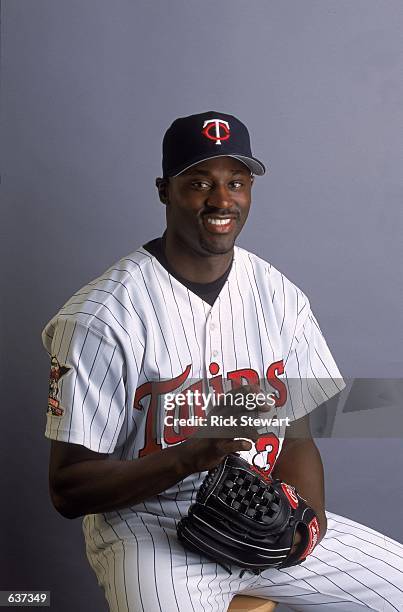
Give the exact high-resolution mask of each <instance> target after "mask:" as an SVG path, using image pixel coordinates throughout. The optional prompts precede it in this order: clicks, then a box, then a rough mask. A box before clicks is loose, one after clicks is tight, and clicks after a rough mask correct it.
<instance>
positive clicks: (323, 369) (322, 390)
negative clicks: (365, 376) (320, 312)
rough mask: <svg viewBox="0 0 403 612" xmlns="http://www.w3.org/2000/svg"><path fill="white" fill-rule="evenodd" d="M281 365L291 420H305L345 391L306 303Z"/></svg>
mask: <svg viewBox="0 0 403 612" xmlns="http://www.w3.org/2000/svg"><path fill="white" fill-rule="evenodd" d="M301 314H302V313H301ZM284 365H285V379H286V384H287V416H288V417H289V418H290V420H296V419H299V418H301V417H303V416H305V415H306V414H308V413H309V412H311V411H312V410H314V409H315V408H316V407H317V406H320V405H321V404H323V403H324V402H326V401H327V400H329V399H330V398H332V397H334V396H335V395H336V394H337V393H339V392H340V391H342V389H343V388H344V387H345V383H344V381H343V378H342V376H341V374H340V371H339V369H338V367H337V365H336V362H335V360H334V359H333V356H332V354H331V352H330V350H329V347H328V345H327V343H326V340H325V338H324V336H323V334H322V331H321V329H320V327H319V324H318V322H317V320H316V318H315V316H314V314H313V312H312V310H311V308H310V306H309V302H308V300H307V301H306V304H305V308H304V309H303V316H302V317H301V318H300V320H298V321H297V326H296V331H295V335H294V338H293V341H292V344H291V348H290V350H289V353H288V357H287V359H286V361H285V364H284Z"/></svg>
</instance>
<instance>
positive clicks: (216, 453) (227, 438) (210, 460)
mask: <svg viewBox="0 0 403 612" xmlns="http://www.w3.org/2000/svg"><path fill="white" fill-rule="evenodd" d="M258 393H262V389H261V388H260V387H259V386H258V385H243V386H241V387H237V388H235V389H233V390H232V391H229V392H228V393H227V394H226V395H227V396H230V395H232V396H235V395H238V400H239V401H238V403H237V404H234V403H231V401H228V400H229V399H230V398H229V397H228V398H227V401H226V402H225V401H221V402H219V403H217V404H216V405H215V406H214V407H213V408H212V409H211V410H209V411H207V414H206V418H207V422H208V424H207V425H205V426H200V427H198V428H197V429H196V430H195V431H194V432H193V433H192V435H191V436H190V438H189V439H188V440H186V441H185V442H183V443H182V444H180V445H179V446H178V456H179V460H180V461H181V462H182V464H183V469H184V471H185V472H188V473H194V472H202V471H205V470H209V469H211V468H213V467H215V466H216V465H218V464H219V463H220V462H221V461H222V460H223V459H224V457H226V456H227V455H229V454H230V453H236V452H238V451H247V450H250V449H251V448H252V443H251V441H254V442H255V441H256V440H257V439H258V438H259V433H258V431H257V429H256V428H255V427H252V426H242V425H240V424H239V418H240V417H241V416H242V415H247V416H250V417H253V418H256V417H258V416H260V413H261V412H265V413H267V412H268V411H270V409H271V406H270V405H269V404H265V405H259V406H257V405H256V404H255V405H254V407H252V408H250V409H246V407H245V406H246V405H247V404H248V405H249V406H250V404H251V401H250V399H251V397H252V396H253V395H256V394H258ZM240 396H243V398H244V401H242V397H240ZM247 399H249V401H248V402H247V401H246V400H247ZM211 417H219V419H226V418H229V417H233V418H234V419H235V421H236V423H237V424H232V425H231V424H227V425H220V424H218V425H217V424H214V423H212V419H211ZM219 422H221V421H220V420H219Z"/></svg>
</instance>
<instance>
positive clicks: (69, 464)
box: [42, 112, 403, 612]
mask: <svg viewBox="0 0 403 612" xmlns="http://www.w3.org/2000/svg"><path fill="white" fill-rule="evenodd" d="M264 172H265V167H264V165H263V164H262V163H261V162H260V161H259V160H257V159H256V158H255V157H253V155H252V152H251V147H250V141H249V134H248V130H247V128H246V127H245V125H244V124H243V123H241V122H240V121H239V120H238V119H237V118H236V117H233V116H231V115H227V114H223V113H220V112H206V113H201V114H197V115H192V116H189V117H183V118H179V119H177V120H176V121H174V122H173V124H172V125H171V126H170V128H169V129H168V130H167V132H166V134H165V136H164V142H163V176H162V178H158V179H157V180H156V186H157V188H158V193H159V198H160V200H161V202H162V203H163V204H164V206H165V210H166V231H165V233H164V235H163V236H162V237H161V238H157V239H155V240H152V241H151V242H149V243H147V244H145V245H144V246H142V247H140V248H138V249H136V250H135V251H133V252H132V253H131V254H129V255H128V256H127V257H124V258H122V259H121V260H120V261H118V262H117V263H115V264H114V265H112V266H111V267H110V268H109V269H108V270H107V271H106V272H105V273H104V274H102V275H101V276H99V277H98V278H96V279H95V280H93V281H92V282H89V283H88V284H87V285H86V286H84V287H82V288H81V289H80V290H79V291H77V292H76V293H75V294H74V295H73V296H72V297H71V298H70V299H69V300H68V301H67V302H66V304H65V305H64V306H63V307H62V308H61V309H60V310H59V312H58V313H57V314H56V315H55V316H54V317H53V318H52V319H51V320H50V321H49V323H48V324H47V325H46V327H45V329H44V331H43V336H42V337H43V344H44V346H45V348H46V350H47V352H48V353H49V355H50V356H51V383H50V393H49V404H48V406H49V407H48V412H47V423H46V433H45V435H46V436H47V437H48V438H50V439H51V440H52V445H51V457H50V491H51V497H52V501H53V504H54V506H55V508H56V509H57V510H58V511H59V512H60V513H61V514H62V515H63V516H65V517H67V518H76V517H80V516H82V517H84V518H83V531H84V537H85V542H86V551H87V557H88V561H89V563H90V565H91V567H92V568H93V570H94V572H95V574H96V577H97V580H98V583H99V585H100V586H102V588H103V589H104V592H105V596H106V599H107V601H108V604H109V607H110V610H111V611H113V612H117V611H119V612H126V611H130V612H138V611H144V612H149V611H155V610H156V611H161V612H168V611H169V612H171V611H174V610H178V611H180V612H184V611H186V612H188V611H189V610H193V612H207V611H209V610H210V611H213V612H221V611H222V612H223V611H225V610H227V608H228V606H229V604H230V602H231V600H232V598H233V597H234V596H235V595H237V594H242V595H249V596H254V597H258V598H263V599H270V600H273V601H275V602H283V603H285V604H287V605H288V606H289V607H290V608H292V609H294V610H321V609H322V608H323V609H326V610H329V611H333V610H334V611H336V610H337V611H340V610H343V611H346V612H354V611H356V610H357V611H358V610H363V609H371V610H378V611H382V612H385V611H390V610H395V611H400V610H402V609H403V546H402V545H401V544H399V543H398V542H396V541H394V540H392V539H390V538H388V537H386V536H384V535H382V534H380V533H377V532H376V531H374V530H372V529H370V528H368V527H366V526H363V525H361V524H358V523H356V522H354V521H352V520H350V519H347V518H343V517H340V516H337V515H335V514H332V513H330V512H326V511H325V505H324V484H323V468H322V463H321V459H320V455H319V452H318V450H317V448H316V446H315V444H314V442H313V440H312V438H311V436H310V431H309V425H308V416H307V415H308V414H309V413H310V412H311V411H312V410H313V409H314V408H316V407H317V406H319V405H320V404H322V403H323V402H325V401H326V400H328V399H329V398H330V397H332V396H334V395H335V394H336V393H338V392H339V391H340V390H341V389H342V388H343V386H344V383H343V381H342V378H341V375H340V372H339V370H338V368H337V366H336V364H335V362H334V360H333V358H332V355H331V353H330V351H329V348H328V346H327V344H326V342H325V339H324V337H323V335H322V333H321V331H320V328H319V325H318V323H317V321H316V319H315V316H314V314H313V313H312V310H311V307H310V303H309V300H308V298H307V297H306V295H305V294H304V293H303V292H302V291H301V290H300V289H299V288H298V287H296V286H295V285H294V284H293V283H292V282H290V281H289V280H288V279H287V278H286V277H285V276H284V275H283V274H281V273H280V272H279V271H278V270H276V269H275V268H274V267H273V266H272V265H271V264H269V263H267V262H266V261H264V260H262V259H261V258H259V257H258V256H257V255H255V254H253V253H251V252H248V251H246V250H244V249H242V248H240V247H238V246H236V245H235V241H236V238H237V236H238V235H239V233H240V231H241V230H242V227H243V225H244V223H245V221H246V219H247V217H248V213H249V209H250V205H251V191H252V186H253V182H254V180H255V176H256V175H263V174H264ZM245 388H247V389H248V390H250V389H254V390H257V389H263V390H265V391H271V392H272V397H273V398H274V400H273V402H274V403H272V406H271V408H270V410H271V413H273V412H275V415H274V416H275V417H276V418H274V419H273V425H271V426H270V427H266V429H265V430H264V432H262V431H257V433H256V435H255V436H253V435H251V436H250V438H251V439H249V440H247V439H245V437H242V436H239V435H237V432H236V430H235V429H234V430H231V429H230V431H231V433H230V434H228V435H226V436H223V437H208V436H207V437H200V436H197V435H194V431H195V428H194V427H193V425H192V423H193V424H194V423H195V422H198V423H199V425H200V424H201V423H202V419H203V414H205V412H206V405H207V404H206V403H205V405H203V403H201V402H194V401H191V399H190V398H191V397H194V395H195V393H196V392H198V393H199V397H202V398H204V399H206V398H208V399H209V401H211V398H214V397H215V395H219V394H220V393H225V392H226V391H227V390H232V391H233V392H234V391H235V390H237V389H238V390H242V389H243V390H244V392H245ZM189 390H190V391H191V393H192V394H193V396H189V395H187V399H185V401H182V402H181V403H179V402H178V403H176V401H174V400H175V398H176V397H177V395H178V394H179V393H182V394H183V396H184V397H185V398H186V392H188V391H189ZM203 394H204V395H203ZM167 398H169V399H170V401H171V403H169V402H168V401H167ZM228 414H230V412H228ZM281 415H287V416H288V420H287V419H280V418H278V417H280V416H281ZM197 419H199V421H197ZM199 429H202V427H199ZM192 432H193V433H192ZM231 452H240V453H241V455H242V456H243V458H246V459H247V460H248V462H249V463H250V464H252V465H255V466H257V467H258V468H259V469H260V470H263V471H265V472H266V473H267V474H268V475H269V474H271V475H273V476H275V477H277V478H281V479H282V480H284V481H285V482H286V483H289V484H290V485H293V486H295V487H296V489H297V490H298V492H299V493H300V494H301V495H302V496H303V497H304V498H305V499H306V500H307V502H308V503H309V505H310V506H311V507H312V508H313V510H314V511H315V513H316V516H317V518H318V532H317V533H316V534H315V535H316V540H315V544H316V546H315V547H314V548H313V550H312V552H311V553H310V554H309V555H308V557H307V559H306V561H305V562H304V563H303V564H301V565H296V566H293V567H289V568H286V569H277V568H270V569H267V570H265V571H262V572H261V573H259V574H254V573H252V572H249V571H245V570H242V569H241V568H240V567H238V566H236V565H232V566H231V567H230V568H229V569H228V568H224V567H222V566H221V565H220V564H219V563H216V562H215V561H214V559H212V558H209V557H204V556H203V555H199V554H197V553H195V552H192V551H191V550H189V549H186V548H185V547H184V546H183V544H182V543H181V542H180V541H179V540H178V537H177V531H176V527H177V524H178V522H179V521H180V519H181V518H182V517H183V516H185V515H186V514H187V512H188V509H189V506H190V505H191V504H192V502H193V501H194V500H195V496H196V493H197V491H198V488H199V486H200V484H201V482H202V481H203V478H204V476H205V474H206V471H207V470H208V469H210V468H211V467H213V466H216V465H217V464H218V463H219V462H220V461H222V460H223V459H224V458H225V457H226V456H227V455H228V454H229V453H231ZM297 543H298V536H296V540H295V545H297Z"/></svg>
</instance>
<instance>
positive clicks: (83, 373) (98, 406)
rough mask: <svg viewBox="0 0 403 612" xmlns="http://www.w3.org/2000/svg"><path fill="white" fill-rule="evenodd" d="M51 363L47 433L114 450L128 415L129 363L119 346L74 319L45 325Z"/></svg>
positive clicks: (45, 337)
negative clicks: (126, 374)
mask: <svg viewBox="0 0 403 612" xmlns="http://www.w3.org/2000/svg"><path fill="white" fill-rule="evenodd" d="M42 340H43V344H44V346H45V348H46V350H47V351H48V353H49V355H50V358H51V364H50V378H49V397H48V409H47V415H46V417H47V420H46V430H45V436H46V437H47V438H51V439H53V440H60V441H62V442H71V443H74V444H80V445H83V446H85V447H87V448H89V449H91V450H93V451H95V452H100V453H112V452H113V450H114V448H115V444H116V440H117V438H118V435H119V431H120V429H121V427H122V424H123V422H124V419H125V412H126V411H125V408H126V404H127V402H126V399H127V398H126V395H127V394H126V389H125V365H124V358H123V355H122V352H121V350H120V347H119V346H118V345H116V344H114V343H113V342H112V341H111V340H110V339H109V338H108V339H107V338H105V337H104V336H103V335H101V334H100V333H99V332H98V331H96V330H92V329H90V328H89V327H86V326H85V325H83V324H81V323H79V322H78V321H76V320H72V319H69V318H59V319H57V320H56V321H54V322H53V323H52V324H48V325H47V327H45V329H44V331H43V334H42Z"/></svg>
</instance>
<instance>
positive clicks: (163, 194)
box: [155, 178, 169, 205]
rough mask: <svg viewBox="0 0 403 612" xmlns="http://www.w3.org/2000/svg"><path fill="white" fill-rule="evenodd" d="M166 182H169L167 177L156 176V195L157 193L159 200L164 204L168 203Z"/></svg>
mask: <svg viewBox="0 0 403 612" xmlns="http://www.w3.org/2000/svg"><path fill="white" fill-rule="evenodd" d="M168 183H169V179H167V178H156V179H155V186H156V187H157V189H158V195H159V198H160V201H161V202H162V203H163V204H165V205H167V204H169V200H168Z"/></svg>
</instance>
